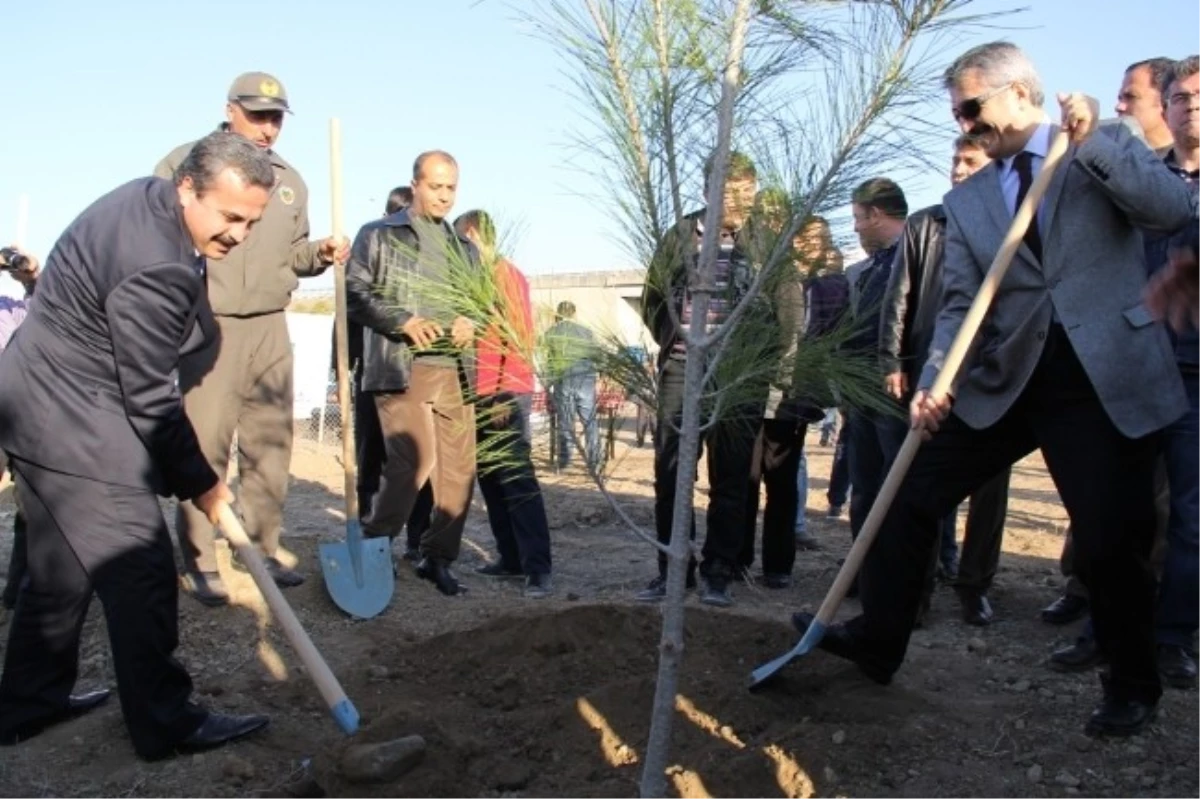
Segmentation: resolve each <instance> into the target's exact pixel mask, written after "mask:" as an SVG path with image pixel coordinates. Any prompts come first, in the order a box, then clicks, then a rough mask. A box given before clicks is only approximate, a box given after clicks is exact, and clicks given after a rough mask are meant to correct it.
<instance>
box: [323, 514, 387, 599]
mask: <svg viewBox="0 0 1200 799" xmlns="http://www.w3.org/2000/svg"><path fill="white" fill-rule="evenodd" d="M351 526H353V527H357V526H358V522H357V521H355V522H352V523H351V524H350V525H347V527H348V528H349V527H351ZM319 550H320V551H319V557H320V559H321V572H322V574H323V575H324V576H325V588H326V589H327V590H328V591H329V596H330V597H332V598H333V601H334V603H335V604H336V605H337V606H338V607H339V608H341V609H342V610H344V611H345V612H347V613H349V614H350V615H351V616H356V617H358V618H360V619H369V618H371V617H372V616H377V615H379V614H380V613H382V612H383V609H384V608H386V607H387V606H388V603H389V602H390V601H391V600H392V592H393V591H394V590H395V575H394V573H393V572H392V550H391V541H390V540H389V539H388V538H387V537H379V538H367V539H363V538H362V536H361V533H359V531H358V530H347V536H346V541H339V542H334V543H325V544H321V545H320V547H319Z"/></svg>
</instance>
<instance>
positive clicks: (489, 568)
mask: <svg viewBox="0 0 1200 799" xmlns="http://www.w3.org/2000/svg"><path fill="white" fill-rule="evenodd" d="M475 573H476V574H481V575H483V576H484V577H513V578H516V577H524V576H525V572H523V571H521V570H520V569H510V568H509V567H507V566H505V565H504V564H503V563H500V562H496V563H489V564H488V565H486V566H480V567H479V568H477V569H476V570H475Z"/></svg>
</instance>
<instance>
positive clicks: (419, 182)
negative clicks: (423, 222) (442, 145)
mask: <svg viewBox="0 0 1200 799" xmlns="http://www.w3.org/2000/svg"><path fill="white" fill-rule="evenodd" d="M412 190H413V202H412V207H411V209H410V212H411V213H414V214H417V215H419V216H423V217H426V218H428V219H432V220H434V221H435V222H441V221H442V220H443V219H445V218H446V217H447V216H449V215H450V211H451V210H452V209H453V208H454V200H455V197H456V196H457V194H458V162H457V161H455V160H454V156H452V155H450V153H448V152H446V151H445V150H429V151H428V152H424V153H421V154H420V155H418V156H417V160H416V161H413V180H412Z"/></svg>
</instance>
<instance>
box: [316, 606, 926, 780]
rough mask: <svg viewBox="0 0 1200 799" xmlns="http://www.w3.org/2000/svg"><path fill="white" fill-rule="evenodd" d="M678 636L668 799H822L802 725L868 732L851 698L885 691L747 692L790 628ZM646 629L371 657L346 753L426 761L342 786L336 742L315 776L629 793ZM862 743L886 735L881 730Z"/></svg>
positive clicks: (730, 625) (715, 622) (532, 636)
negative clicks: (374, 747)
mask: <svg viewBox="0 0 1200 799" xmlns="http://www.w3.org/2000/svg"><path fill="white" fill-rule="evenodd" d="M688 623H689V632H688V635H687V638H686V642H685V646H686V651H685V657H684V669H683V673H682V678H681V681H680V691H679V700H678V702H677V711H678V712H677V714H676V718H675V724H676V735H675V744H674V749H673V758H672V762H676V763H678V768H677V769H676V770H675V773H674V774H673V775H672V776H673V779H674V781H675V787H676V790H678V791H680V792H681V793H686V794H689V795H704V794H706V793H707V794H711V795H714V796H805V795H812V794H813V793H814V791H816V792H819V793H831V792H832V791H831V788H832V786H830V785H829V782H830V777H832V778H833V779H834V780H836V779H837V777H836V775H835V774H834V773H833V771H832V769H829V770H828V771H827V770H826V769H827V765H828V764H827V762H826V758H825V757H824V756H823V755H822V754H821V751H820V750H821V749H824V748H827V747H828V746H834V745H835V744H833V743H832V739H830V738H829V737H825V736H821V737H823V738H824V741H823V742H822V743H821V744H820V746H815V745H814V741H813V740H811V739H812V738H813V733H814V731H815V730H814V726H813V725H812V724H811V723H810V722H811V718H812V717H814V716H815V715H816V714H820V713H824V714H827V715H829V714H832V715H834V716H837V717H841V718H844V719H845V720H846V721H848V722H853V721H857V722H859V723H867V722H873V721H875V720H877V719H878V716H879V714H880V708H879V705H878V704H876V705H875V707H874V708H871V709H867V708H864V707H862V706H861V705H860V703H859V702H858V701H857V699H856V697H857V698H863V697H864V696H865V695H878V694H882V693H883V692H882V691H880V690H876V689H874V688H873V687H872V686H870V685H869V684H867V683H866V682H865V681H862V680H860V679H858V678H856V677H855V676H853V675H852V674H851V673H847V674H846V675H845V677H844V678H843V677H839V676H838V675H837V674H834V675H833V678H832V679H831V672H835V673H836V672H847V669H846V668H845V667H843V666H842V665H841V664H839V663H838V662H836V661H833V660H830V659H828V658H826V657H825V656H824V655H819V656H816V657H814V658H813V659H812V660H813V661H815V663H810V664H808V665H809V668H806V669H804V672H805V673H806V674H808V675H809V676H815V677H816V679H815V680H814V683H813V684H814V685H819V686H820V687H819V688H816V687H813V688H805V687H804V686H802V685H800V684H798V683H795V682H793V681H791V680H789V678H787V677H785V678H784V679H782V680H780V681H779V683H778V684H777V685H775V686H772V688H771V689H770V690H768V691H766V692H763V693H757V694H751V693H750V692H749V691H747V690H746V685H745V678H746V676H747V675H748V672H749V668H750V667H751V666H752V665H753V664H756V663H758V662H760V661H761V660H766V659H769V658H770V657H773V656H774V655H776V654H778V652H779V651H781V649H782V647H785V646H787V645H789V644H790V643H791V642H792V640H793V637H794V636H793V634H792V633H791V632H790V631H789V629H788V628H786V627H784V626H783V625H780V624H778V623H770V622H763V621H759V620H755V619H750V618H746V617H740V616H731V615H730V614H720V613H712V612H708V611H705V610H691V611H690V613H689V620H688ZM659 624H660V617H659V614H658V612H657V611H656V610H655V609H653V608H649V609H647V608H630V607H614V606H601V605H596V606H585V607H578V608H572V609H569V610H566V611H563V612H558V613H548V614H544V615H538V616H534V617H525V618H515V617H509V618H503V619H498V620H494V621H492V622H489V623H487V624H485V625H484V626H482V627H480V628H478V629H475V630H470V631H467V632H457V633H450V634H446V635H442V636H439V637H436V638H432V639H430V640H428V641H426V642H424V643H420V644H415V645H411V644H406V645H401V646H396V647H394V648H390V651H389V648H386V647H385V648H383V649H382V651H380V652H379V653H378V654H377V655H375V656H374V657H373V658H372V659H373V661H374V662H375V663H377V664H385V668H386V676H383V678H382V679H380V675H382V674H383V672H382V670H380V669H378V668H376V669H375V670H374V672H373V673H374V674H375V676H374V677H368V679H369V680H371V681H372V682H371V683H370V684H368V685H361V684H360V685H353V683H350V684H348V685H347V689H348V690H349V691H350V692H351V693H352V694H354V695H357V696H360V697H361V696H367V695H372V694H373V695H375V696H376V697H377V699H378V700H379V701H378V705H377V707H378V711H377V712H375V713H371V714H370V715H369V716H368V717H367V718H366V719H365V728H364V731H363V733H362V734H361V735H359V736H356V740H355V741H354V743H356V744H357V743H370V742H378V741H385V740H390V739H393V738H399V737H402V736H405V735H411V734H418V735H420V736H422V737H423V738H424V739H425V740H426V741H427V742H428V745H429V746H428V750H427V753H426V757H425V761H424V763H423V764H422V765H421V766H419V767H418V768H417V769H415V770H414V771H412V772H411V773H409V774H406V775H405V776H404V777H402V778H401V779H400V780H398V781H397V782H395V783H391V784H383V785H374V786H369V785H355V784H350V783H348V782H346V781H345V780H344V779H343V778H342V777H341V775H340V774H339V773H338V769H337V762H338V759H339V757H340V755H341V753H342V751H343V750H344V748H345V746H347V745H349V744H343V745H342V746H341V747H338V748H336V749H334V750H331V751H329V752H327V753H325V754H323V755H322V756H320V757H318V758H317V759H316V761H315V764H314V776H315V778H316V780H317V782H318V783H319V784H320V785H321V786H322V787H323V788H324V789H325V791H326V792H327V793H328V795H330V796H381V797H382V796H498V795H505V794H511V793H518V794H520V795H524V796H634V795H636V794H637V779H638V776H639V772H640V762H639V761H640V757H641V755H642V753H643V748H644V746H645V743H646V739H647V736H648V731H649V718H650V706H651V701H652V698H653V693H654V676H655V670H656V653H657V643H658V636H659ZM813 665H816V667H817V668H816V673H815V674H814V670H813V668H812V666H813ZM821 672H823V673H821ZM818 694H820V695H821V696H820V697H818ZM818 698H819V700H820V701H817V700H818ZM879 698H880V697H879V696H876V699H877V700H878V699H879ZM296 699H301V697H300V696H297V697H296ZM367 704H368V705H369V704H370V703H369V702H368V703H367ZM884 704H885V705H891V706H892V707H891V708H889V711H888V712H889V714H890V712H895V713H896V715H897V716H908V715H911V714H912V712H913V711H914V710H916V709H917V708H915V707H914V706H913V702H912V701H911V698H906V697H905V695H904V694H902V693H901V694H900V695H898V696H892V697H891V698H890V699H888V700H887V701H885V702H884ZM917 704H918V705H919V704H922V703H921V702H918V703H917ZM876 735H878V736H879V737H880V738H881V739H882V738H886V736H887V729H886V727H880V728H879V730H878V732H877V733H876ZM843 737H844V733H843ZM857 743H858V744H859V745H860V746H861V745H862V744H863V743H864V742H863V741H862V740H859V741H858V742H857Z"/></svg>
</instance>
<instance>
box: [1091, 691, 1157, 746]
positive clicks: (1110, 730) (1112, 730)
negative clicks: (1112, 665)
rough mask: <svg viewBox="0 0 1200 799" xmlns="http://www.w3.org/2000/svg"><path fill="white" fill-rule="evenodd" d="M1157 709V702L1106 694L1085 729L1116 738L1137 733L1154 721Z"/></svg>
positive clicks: (1097, 734) (1092, 732)
mask: <svg viewBox="0 0 1200 799" xmlns="http://www.w3.org/2000/svg"><path fill="white" fill-rule="evenodd" d="M1157 709H1158V705H1157V704H1151V703H1148V702H1139V701H1137V700H1129V699H1115V698H1113V697H1111V696H1106V697H1104V701H1102V702H1101V703H1100V704H1099V705H1098V706H1097V707H1096V709H1095V710H1093V711H1092V716H1091V718H1089V719H1088V723H1087V726H1085V727H1084V728H1083V731H1084V732H1085V733H1087V734H1088V735H1093V736H1111V737H1114V738H1126V737H1128V736H1130V735H1137V734H1138V733H1139V732H1141V731H1142V730H1144V729H1145V728H1146V725H1148V724H1149V723H1150V722H1152V721H1154V715H1155V712H1156V711H1157Z"/></svg>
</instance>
